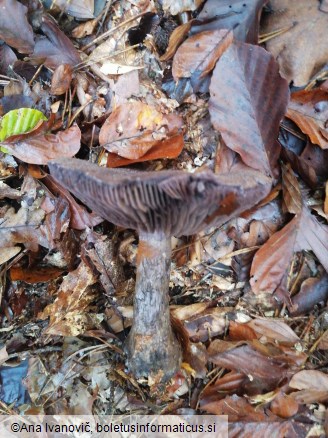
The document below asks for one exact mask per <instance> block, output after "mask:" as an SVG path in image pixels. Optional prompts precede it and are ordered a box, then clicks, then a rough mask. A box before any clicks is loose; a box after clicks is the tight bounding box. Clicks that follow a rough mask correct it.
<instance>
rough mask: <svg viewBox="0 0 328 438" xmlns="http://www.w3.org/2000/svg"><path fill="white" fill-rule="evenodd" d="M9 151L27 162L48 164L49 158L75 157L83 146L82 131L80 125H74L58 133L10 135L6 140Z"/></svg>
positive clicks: (5, 143) (5, 145)
mask: <svg viewBox="0 0 328 438" xmlns="http://www.w3.org/2000/svg"><path fill="white" fill-rule="evenodd" d="M2 144H3V146H4V147H5V148H6V149H7V151H8V152H9V153H10V154H12V155H14V156H15V157H17V158H19V159H20V160H22V161H25V163H30V164H47V163H48V161H49V160H52V159H54V158H59V157H73V156H74V155H75V154H76V153H77V152H78V151H79V149H80V147H81V131H80V128H79V127H78V126H72V127H71V128H68V129H66V130H64V131H58V132H57V134H45V133H43V132H40V133H37V134H36V135H29V136H26V137H24V136H20V138H19V139H17V140H15V138H13V137H10V138H8V139H7V140H6V141H4V142H3V143H2Z"/></svg>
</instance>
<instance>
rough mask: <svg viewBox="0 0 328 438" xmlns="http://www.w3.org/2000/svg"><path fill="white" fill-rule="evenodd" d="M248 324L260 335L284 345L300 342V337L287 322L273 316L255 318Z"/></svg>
mask: <svg viewBox="0 0 328 438" xmlns="http://www.w3.org/2000/svg"><path fill="white" fill-rule="evenodd" d="M247 325H248V326H249V327H251V328H252V329H253V330H254V332H255V333H256V334H258V335H260V336H265V337H266V338H268V339H270V340H272V341H273V342H275V341H276V342H277V343H278V344H283V345H291V346H292V345H295V344H296V343H297V342H300V338H299V337H298V336H297V335H296V333H295V332H294V330H292V329H291V328H290V327H289V326H288V325H287V324H286V323H285V322H283V321H277V320H274V319H272V318H267V319H259V318H256V319H253V320H252V321H250V322H248V323H247Z"/></svg>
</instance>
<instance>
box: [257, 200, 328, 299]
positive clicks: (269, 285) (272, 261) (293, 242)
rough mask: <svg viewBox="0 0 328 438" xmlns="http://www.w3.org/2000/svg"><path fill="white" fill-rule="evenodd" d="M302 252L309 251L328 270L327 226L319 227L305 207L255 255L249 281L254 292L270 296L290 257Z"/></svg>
mask: <svg viewBox="0 0 328 438" xmlns="http://www.w3.org/2000/svg"><path fill="white" fill-rule="evenodd" d="M301 250H312V251H313V252H314V253H315V254H316V256H317V257H318V259H319V260H320V262H321V263H322V265H323V266H324V268H325V269H326V270H327V271H328V257H327V254H328V226H327V225H323V224H321V223H320V222H319V221H318V220H317V219H316V218H315V216H314V215H312V214H311V212H310V211H309V209H308V207H306V206H305V205H303V207H302V212H301V213H300V214H298V215H296V216H295V217H294V219H292V220H291V221H290V222H289V223H288V224H287V225H286V226H285V227H284V228H282V229H281V230H280V231H278V232H276V233H275V234H273V235H272V236H271V237H270V239H269V240H268V241H267V242H266V243H265V244H264V245H263V246H262V247H261V248H260V249H259V250H258V251H257V253H256V254H255V257H254V260H253V263H252V268H251V276H252V278H251V281H250V283H251V286H252V290H253V292H254V293H257V294H259V293H261V292H265V293H273V292H274V291H275V290H276V289H277V288H278V287H279V286H280V284H281V282H282V281H283V279H284V277H285V275H286V273H287V269H288V267H289V263H290V261H291V258H292V255H293V254H294V252H296V251H301Z"/></svg>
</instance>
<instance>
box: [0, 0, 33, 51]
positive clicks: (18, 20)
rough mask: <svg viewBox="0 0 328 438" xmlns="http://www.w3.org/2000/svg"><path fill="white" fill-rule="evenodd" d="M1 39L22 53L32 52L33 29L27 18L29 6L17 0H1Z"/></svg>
mask: <svg viewBox="0 0 328 438" xmlns="http://www.w3.org/2000/svg"><path fill="white" fill-rule="evenodd" d="M0 10H1V14H0V39H2V40H4V41H5V42H6V43H7V44H8V45H9V46H12V47H14V48H15V49H17V50H18V51H19V52H20V53H31V52H32V51H33V47H34V37H33V29H32V26H31V25H30V24H29V22H28V21H27V18H26V14H27V7H26V6H24V5H22V3H21V2H18V1H17V0H0Z"/></svg>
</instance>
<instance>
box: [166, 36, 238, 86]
mask: <svg viewBox="0 0 328 438" xmlns="http://www.w3.org/2000/svg"><path fill="white" fill-rule="evenodd" d="M232 40H233V34H232V31H229V30H226V29H221V30H213V31H207V32H201V33H198V34H196V35H193V36H191V37H189V38H188V39H187V40H186V41H185V42H184V43H183V44H182V45H181V46H180V47H179V49H178V50H177V52H176V54H175V56H174V59H173V65H172V75H173V78H174V80H175V81H177V80H178V79H179V78H190V77H191V76H193V75H196V76H197V78H200V79H201V78H204V77H205V76H206V75H207V74H209V73H210V72H211V71H212V70H213V68H214V67H215V64H216V62H217V60H218V59H219V58H220V56H221V55H222V53H223V52H224V51H225V50H226V49H227V48H228V47H229V46H230V44H231V43H232Z"/></svg>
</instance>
